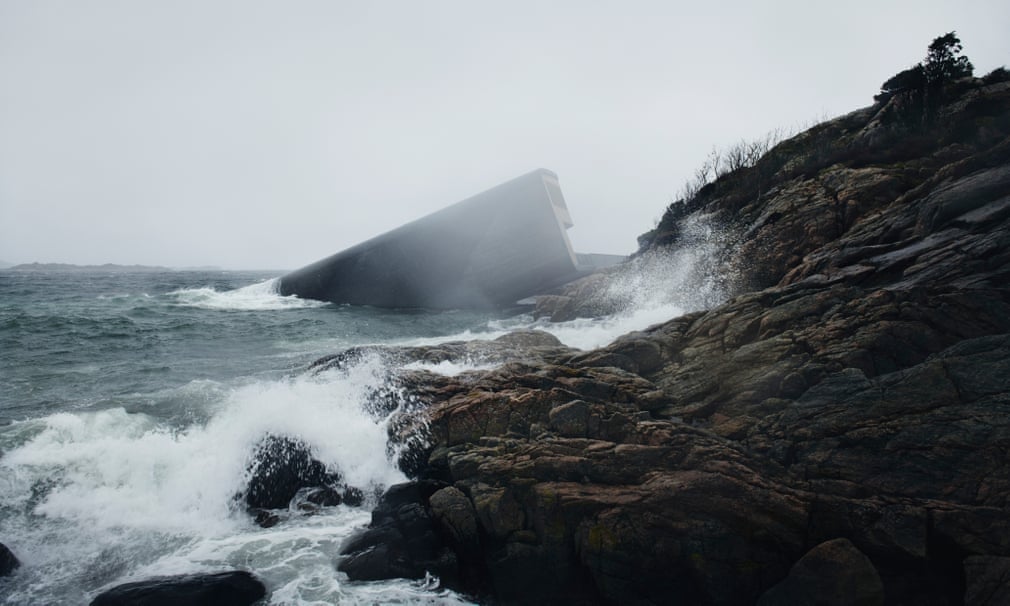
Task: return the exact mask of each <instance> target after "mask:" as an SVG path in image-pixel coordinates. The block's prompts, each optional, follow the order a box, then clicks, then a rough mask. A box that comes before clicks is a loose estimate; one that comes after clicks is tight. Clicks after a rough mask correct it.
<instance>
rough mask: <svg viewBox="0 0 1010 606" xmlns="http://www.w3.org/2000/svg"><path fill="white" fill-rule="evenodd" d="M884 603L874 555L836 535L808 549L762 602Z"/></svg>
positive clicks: (784, 605)
mask: <svg viewBox="0 0 1010 606" xmlns="http://www.w3.org/2000/svg"><path fill="white" fill-rule="evenodd" d="M795 604H809V605H810V606H883V604H884V585H883V583H882V582H881V580H880V575H879V574H878V573H877V569H876V568H874V567H873V564H872V563H871V562H870V559H869V558H867V557H866V556H865V555H864V554H863V553H862V552H860V551H859V550H858V549H856V547H855V545H853V544H852V542H851V541H849V540H848V539H833V540H831V541H826V542H824V543H821V544H820V545H818V546H817V547H814V548H813V549H811V550H810V551H808V552H807V554H806V555H804V556H803V557H802V558H800V561H798V562H796V564H795V565H794V566H793V567H792V570H790V571H789V576H787V577H786V578H785V579H784V580H783V581H782V582H781V583H779V584H778V585H776V586H774V587H772V588H771V589H769V590H768V591H766V592H765V593H764V595H762V596H761V599H759V600H758V606H794V605H795Z"/></svg>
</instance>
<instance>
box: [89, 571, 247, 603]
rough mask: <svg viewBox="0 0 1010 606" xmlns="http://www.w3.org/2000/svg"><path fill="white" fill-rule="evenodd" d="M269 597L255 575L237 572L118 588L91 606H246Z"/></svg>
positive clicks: (98, 598) (168, 578)
mask: <svg viewBox="0 0 1010 606" xmlns="http://www.w3.org/2000/svg"><path fill="white" fill-rule="evenodd" d="M266 593H267V590H266V587H265V586H264V585H263V583H262V582H260V580H259V579H257V578H256V577H255V576H254V575H252V574H251V573H248V572H245V571H243V570H234V571H229V572H219V573H215V574H192V575H181V576H174V577H158V578H153V579H148V580H146V581H138V582H136V583H126V584H123V585H118V586H116V587H113V588H112V589H110V590H108V591H105V592H102V593H101V594H99V595H98V596H97V597H96V598H95V599H94V600H92V601H91V606H178V605H180V604H186V605H187V606H247V605H248V604H252V603H253V602H255V601H257V600H259V599H260V598H262V597H263V596H265V595H266Z"/></svg>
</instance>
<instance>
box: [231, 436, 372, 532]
mask: <svg viewBox="0 0 1010 606" xmlns="http://www.w3.org/2000/svg"><path fill="white" fill-rule="evenodd" d="M242 499H243V500H244V501H245V505H246V509H247V510H248V511H249V513H250V515H252V516H253V519H254V520H255V522H256V523H257V524H258V525H260V526H261V527H263V528H270V527H272V526H276V525H277V524H279V523H280V522H281V521H283V520H284V519H285V518H286V517H287V516H286V515H285V514H284V513H279V512H277V510H287V509H288V507H289V506H293V508H294V510H298V511H301V512H303V513H312V512H314V511H316V510H317V509H319V508H320V507H332V506H336V505H340V504H345V505H348V506H352V507H356V506H360V505H361V504H362V503H363V502H364V494H363V493H362V491H361V490H360V489H358V488H355V487H352V486H347V485H345V484H343V483H341V481H340V474H338V473H337V472H335V471H332V470H330V469H327V467H326V465H324V464H323V463H322V462H321V461H319V460H318V459H315V458H314V457H313V456H312V451H311V449H310V448H309V447H308V445H307V444H305V443H304V442H302V441H300V440H296V439H293V438H288V437H282V436H267V437H266V438H264V439H263V441H262V442H260V443H259V445H258V446H257V447H256V453H255V455H254V458H253V463H252V464H251V466H250V478H249V483H248V485H247V488H246V491H245V494H244V495H242Z"/></svg>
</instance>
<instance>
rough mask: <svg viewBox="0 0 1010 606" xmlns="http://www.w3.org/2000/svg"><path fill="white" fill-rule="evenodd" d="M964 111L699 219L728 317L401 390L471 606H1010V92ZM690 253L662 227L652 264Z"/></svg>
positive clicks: (871, 123) (671, 229) (873, 137)
mask: <svg viewBox="0 0 1010 606" xmlns="http://www.w3.org/2000/svg"><path fill="white" fill-rule="evenodd" d="M958 90H959V91H960V93H959V94H960V96H958V97H956V98H952V99H950V100H949V103H948V105H947V106H944V107H943V108H941V109H940V110H938V113H937V115H938V116H939V117H940V118H938V119H937V120H936V121H935V122H933V123H930V124H926V125H922V124H918V123H917V124H916V125H915V127H914V128H913V127H910V126H908V122H907V121H902V120H896V119H895V118H894V115H895V112H898V111H899V109H896V106H895V105H894V104H898V103H899V102H900V95H898V96H896V97H895V98H894V99H891V101H890V102H889V104H888V105H887V106H875V107H872V108H867V109H865V110H860V111H858V112H854V113H853V114H850V115H847V116H844V117H842V118H839V119H837V120H834V121H832V122H828V123H825V124H823V125H820V126H818V127H815V129H812V130H811V131H808V132H807V133H804V134H803V135H800V136H799V137H797V138H794V139H791V140H789V141H786V142H784V143H782V144H780V145H779V146H778V147H776V148H775V149H773V150H772V151H771V152H770V153H769V154H768V155H767V156H766V157H765V158H764V159H762V160H761V161H760V162H759V163H758V164H757V166H755V167H753V168H750V169H742V170H741V171H737V172H735V173H732V174H730V175H728V176H727V177H726V178H724V179H721V180H720V181H718V182H716V183H715V184H712V185H711V186H709V187H706V188H705V189H704V190H702V193H701V194H700V195H699V197H698V198H697V199H695V200H693V201H690V202H688V203H686V207H685V208H683V209H681V210H679V211H678V213H680V216H687V215H690V214H691V213H706V214H707V215H708V216H710V217H714V218H715V219H716V220H721V221H722V222H723V224H724V226H725V228H726V229H727V230H730V231H735V232H736V233H738V234H739V236H740V238H739V242H740V244H739V245H738V246H736V247H731V248H730V249H728V250H727V252H726V254H725V256H724V258H723V262H724V263H725V266H726V267H729V268H735V269H736V270H737V271H738V272H739V275H741V276H744V279H741V280H737V281H736V283H735V287H736V289H737V290H736V293H737V295H736V296H735V297H734V298H731V299H729V300H728V301H726V302H725V303H723V304H721V305H718V306H715V307H712V308H710V309H708V310H703V311H697V312H693V313H690V314H688V315H684V316H681V317H678V318H674V319H671V320H669V321H668V322H666V323H663V324H660V325H657V326H653V327H651V328H649V329H648V330H645V331H642V332H639V333H635V334H630V335H626V336H625V337H622V338H620V339H618V340H617V341H616V342H614V343H612V344H611V345H609V346H607V347H604V348H602V349H599V350H595V351H589V352H581V351H576V350H571V349H567V348H564V347H560V346H558V345H557V344H554V343H547V342H537V343H536V345H535V346H534V347H532V348H531V349H528V350H524V351H520V350H510V351H511V353H510V354H509V355H508V356H504V355H503V356H502V358H501V360H500V361H502V362H503V363H502V364H501V365H500V366H498V367H497V368H495V369H494V370H490V371H484V372H480V373H472V374H469V375H467V376H465V377H461V378H452V379H448V378H445V377H435V376H433V375H428V374H426V373H414V374H411V375H409V376H407V375H405V376H404V377H402V379H401V380H402V381H403V382H404V384H405V385H407V386H408V388H409V389H410V390H411V391H412V393H413V394H415V396H416V397H417V398H418V399H419V401H420V402H422V403H424V404H425V408H423V410H422V411H421V412H419V413H417V414H419V415H420V416H421V417H423V418H424V420H425V421H426V422H427V430H428V432H429V433H428V442H427V445H426V446H425V447H419V448H416V449H415V450H414V451H413V454H414V456H415V459H416V460H417V461H419V463H418V464H417V465H416V466H415V467H414V468H413V469H414V472H416V474H417V475H418V476H420V477H423V478H425V479H426V481H437V482H439V484H438V486H440V487H441V488H440V489H439V490H438V491H437V492H434V493H431V494H429V495H428V496H426V497H425V498H424V499H423V501H424V502H423V503H422V506H423V508H426V509H425V511H427V512H428V513H427V514H426V515H427V516H428V519H430V520H432V521H431V523H430V524H429V525H428V526H425V528H426V529H428V530H426V532H429V531H430V532H434V533H435V534H437V535H438V536H439V537H441V540H442V541H443V545H448V546H449V547H448V549H450V550H451V551H452V552H453V553H455V554H456V559H457V560H461V561H466V562H467V565H466V566H457V567H456V568H455V569H453V570H454V571H456V572H454V573H453V574H457V575H458V576H459V578H460V579H461V581H460V582H459V585H458V586H461V587H468V588H471V589H472V588H478V589H479V591H480V592H481V593H482V595H487V596H490V599H492V600H494V601H495V602H496V603H503V604H513V603H514V604H519V603H522V604H590V603H627V604H731V605H736V604H739V605H744V604H746V605H751V604H755V603H757V602H758V600H759V599H761V600H762V602H761V603H763V604H778V603H824V604H842V603H846V604H881V603H886V604H909V605H912V604H915V605H934V604H935V605H941V604H942V605H946V604H964V603H971V604H996V603H1002V602H1001V601H1000V600H1003V599H1004V598H1005V596H1006V595H1008V593H1007V587H1008V584H1007V578H1010V577H1008V574H1007V570H1010V567H1008V566H1007V562H1008V561H1010V497H1008V495H1010V458H1008V457H1007V453H1008V452H1010V85H1008V84H1007V83H1002V84H994V85H989V86H983V85H982V84H981V83H979V82H973V83H972V82H966V83H962V84H961V85H960V87H959V89H958ZM664 221H666V219H664ZM671 221H672V219H671ZM678 233H680V232H679V231H678V230H677V229H676V226H675V225H673V224H672V223H670V222H666V223H664V222H661V224H660V227H659V228H658V230H657V231H656V232H654V233H652V234H650V236H649V238H646V240H647V242H651V243H652V244H651V248H650V247H649V246H647V247H646V248H647V250H645V251H644V253H643V254H646V253H648V252H650V251H658V250H659V249H660V248H661V247H663V246H666V247H671V246H672V247H675V246H677V234H678ZM617 273H619V272H615V276H616V274H617ZM615 276H611V277H609V278H598V279H597V280H598V281H604V282H605V281H606V280H608V279H611V278H614V279H616V277H615ZM578 288H581V289H587V290H586V292H588V291H592V292H597V293H598V292H602V289H601V287H600V286H599V284H596V285H595V286H592V287H591V285H589V283H583V284H581V285H579V286H578ZM593 289H595V290H593ZM583 294H584V293H583ZM558 296H559V297H567V299H557V301H560V302H561V303H563V304H564V305H567V306H568V307H566V308H565V309H564V310H562V311H563V312H564V313H560V312H559V317H560V316H567V315H571V314H572V313H576V312H577V310H578V309H579V306H578V305H576V304H575V303H573V301H576V300H577V296H578V295H577V293H575V292H574V291H572V292H568V293H561V294H560V295H558ZM545 305H546V304H545ZM593 305H594V306H598V305H599V303H598V301H594V302H593ZM589 308H590V306H587V307H584V309H589ZM597 308H598V307H597ZM541 312H542V313H544V314H547V315H552V312H550V310H548V309H546V307H545V309H543V310H541ZM518 340H519V341H521V340H522V339H518ZM453 347H463V346H453ZM411 355H413V356H414V357H415V358H416V357H417V356H418V355H422V354H419V353H417V352H414V353H413V354H411ZM403 427H408V428H409V427H414V426H412V425H410V424H409V423H406V424H404V425H403ZM432 528H433V529H435V530H434V531H432V530H431V529H432ZM440 549H441V547H440ZM436 552H437V553H440V552H438V551H437V550H436ZM805 554H806V555H805ZM352 557H353V556H352ZM450 559H451V558H450ZM475 560H476V561H475ZM467 579H470V580H469V581H468V580H467ZM845 588H851V589H852V590H853V592H852V593H851V594H848V595H850V597H851V599H850V600H848V601H846V600H845V599H842V598H839V597H838V596H839V595H841V594H840V593H839V592H840V591H841V590H842V589H845ZM857 590H858V591H857ZM762 596H764V597H762ZM795 596H807V597H810V596H813V598H812V599H814V600H815V601H805V600H806V599H807V598H802V600H801V601H795V600H794V601H791V602H790V601H788V600H791V599H793V597H795ZM796 599H800V598H796ZM783 600H786V601H783Z"/></svg>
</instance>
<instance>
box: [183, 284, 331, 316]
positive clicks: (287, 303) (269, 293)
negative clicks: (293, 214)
mask: <svg viewBox="0 0 1010 606" xmlns="http://www.w3.org/2000/svg"><path fill="white" fill-rule="evenodd" d="M279 285H280V278H272V279H270V280H264V281H263V282H259V283H257V284H251V285H249V286H245V287H243V288H236V289H234V290H225V291H220V290H216V289H213V288H206V287H204V288H183V289H180V290H176V291H173V292H170V293H168V294H169V295H170V296H174V297H175V299H176V301H177V305H187V306H191V307H198V308H202V309H220V310H240V311H276V310H284V309H298V308H306V307H324V306H326V305H329V303H326V302H325V301H313V300H311V299H300V298H298V297H296V296H294V295H289V296H282V295H281V294H280V290H279Z"/></svg>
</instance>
